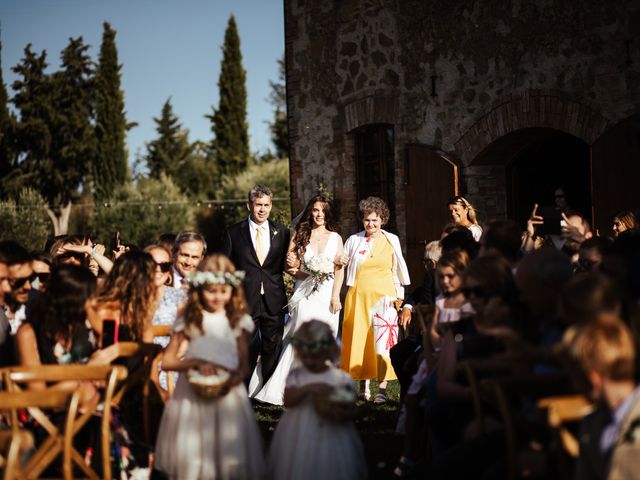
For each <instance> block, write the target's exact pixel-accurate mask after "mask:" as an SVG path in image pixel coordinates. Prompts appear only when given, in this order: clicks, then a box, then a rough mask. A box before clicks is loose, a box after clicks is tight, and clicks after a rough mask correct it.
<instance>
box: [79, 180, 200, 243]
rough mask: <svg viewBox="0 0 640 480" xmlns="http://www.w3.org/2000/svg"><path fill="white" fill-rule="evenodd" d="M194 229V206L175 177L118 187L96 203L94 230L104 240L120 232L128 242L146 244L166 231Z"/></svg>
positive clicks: (121, 236)
mask: <svg viewBox="0 0 640 480" xmlns="http://www.w3.org/2000/svg"><path fill="white" fill-rule="evenodd" d="M105 204H106V205H107V206H105ZM193 228H194V207H193V206H192V205H191V204H190V203H189V201H188V198H187V197H186V196H185V195H184V194H183V193H181V192H180V189H179V188H178V187H177V186H176V185H175V183H174V182H173V181H172V180H171V178H170V177H168V176H166V175H164V174H162V175H160V177H159V178H157V179H156V178H142V179H140V180H138V182H137V184H133V183H126V184H124V185H122V186H119V187H117V188H116V189H115V191H114V192H113V194H112V196H111V197H110V198H109V199H108V200H107V201H106V202H104V203H100V204H98V205H97V206H96V211H95V213H94V216H93V228H92V231H93V232H94V236H95V238H96V239H98V240H99V241H101V242H103V243H106V242H108V241H109V240H110V239H111V238H112V237H113V234H114V232H116V231H119V232H120V238H122V241H123V242H124V243H131V244H134V245H138V246H140V247H144V246H145V245H149V244H151V243H153V242H155V241H156V239H157V238H158V237H159V236H160V235H161V234H163V233H168V232H173V233H177V232H180V231H183V230H188V229H193Z"/></svg>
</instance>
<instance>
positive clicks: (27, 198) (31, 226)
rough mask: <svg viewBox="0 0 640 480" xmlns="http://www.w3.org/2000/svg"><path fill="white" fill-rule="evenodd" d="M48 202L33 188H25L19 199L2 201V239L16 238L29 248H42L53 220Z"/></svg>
mask: <svg viewBox="0 0 640 480" xmlns="http://www.w3.org/2000/svg"><path fill="white" fill-rule="evenodd" d="M45 207H46V203H45V201H44V199H43V198H42V196H41V195H40V194H39V193H38V192H36V191H35V190H33V189H31V188H24V189H22V190H20V193H19V194H18V200H17V201H15V200H7V201H4V202H0V240H15V241H16V242H18V243H20V244H21V245H23V246H24V247H25V248H27V249H28V250H42V249H44V245H45V242H46V241H47V238H48V237H49V235H50V231H51V222H50V221H49V218H48V217H47V212H46V208H45Z"/></svg>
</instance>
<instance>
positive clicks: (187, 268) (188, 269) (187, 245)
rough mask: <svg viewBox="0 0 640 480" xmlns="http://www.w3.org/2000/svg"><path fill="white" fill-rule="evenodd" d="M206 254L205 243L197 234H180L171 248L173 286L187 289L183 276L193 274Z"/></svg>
mask: <svg viewBox="0 0 640 480" xmlns="http://www.w3.org/2000/svg"><path fill="white" fill-rule="evenodd" d="M206 253H207V242H206V240H205V239H204V237H203V236H202V235H200V234H199V233H197V232H181V233H179V234H178V236H177V237H176V243H175V244H174V246H173V273H172V275H173V286H174V287H175V288H185V289H186V288H187V287H188V282H187V280H186V279H185V276H186V275H188V274H189V273H192V272H195V270H196V268H198V265H199V264H200V262H201V261H202V259H203V258H204V256H205V254H206Z"/></svg>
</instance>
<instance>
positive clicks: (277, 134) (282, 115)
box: [269, 58, 289, 158]
mask: <svg viewBox="0 0 640 480" xmlns="http://www.w3.org/2000/svg"><path fill="white" fill-rule="evenodd" d="M285 82H286V78H285V64H284V58H281V59H280V60H278V81H276V82H269V85H270V87H271V94H270V95H269V101H270V102H271V105H273V106H274V108H275V111H274V112H273V122H271V123H270V124H269V130H270V131H271V141H272V142H273V145H274V147H275V148H276V157H278V158H284V157H289V127H288V125H287V92H286V87H285Z"/></svg>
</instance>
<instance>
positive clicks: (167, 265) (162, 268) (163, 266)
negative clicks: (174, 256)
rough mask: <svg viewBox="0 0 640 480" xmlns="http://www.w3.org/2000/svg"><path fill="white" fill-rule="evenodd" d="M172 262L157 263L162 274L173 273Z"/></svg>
mask: <svg viewBox="0 0 640 480" xmlns="http://www.w3.org/2000/svg"><path fill="white" fill-rule="evenodd" d="M171 265H172V263H171V262H156V266H158V267H160V271H161V272H162V273H169V272H170V271H171Z"/></svg>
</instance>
